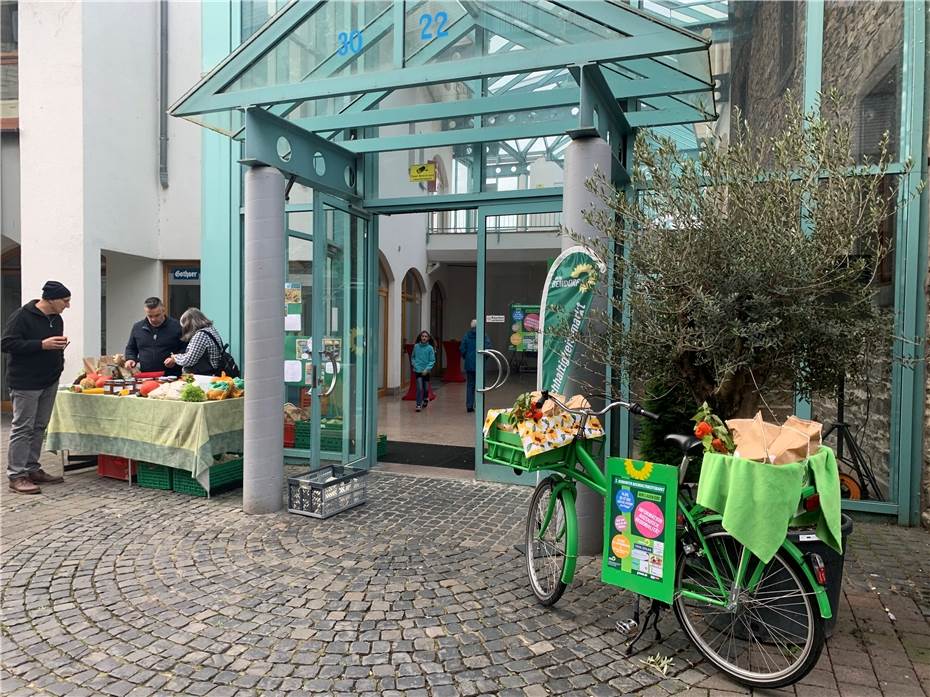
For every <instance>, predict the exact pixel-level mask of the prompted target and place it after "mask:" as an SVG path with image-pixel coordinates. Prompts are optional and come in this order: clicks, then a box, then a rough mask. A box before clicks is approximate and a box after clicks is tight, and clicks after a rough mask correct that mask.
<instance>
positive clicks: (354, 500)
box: [287, 465, 368, 518]
mask: <svg viewBox="0 0 930 697" xmlns="http://www.w3.org/2000/svg"><path fill="white" fill-rule="evenodd" d="M367 474H368V471H367V470H364V469H358V468H355V467H346V466H340V465H334V466H332V467H326V468H324V469H322V470H320V471H318V472H310V473H308V474H303V475H301V476H299V477H288V479H287V510H288V511H289V512H291V513H297V514H298V515H306V516H310V517H311V518H329V517H330V516H333V515H336V514H337V513H341V512H342V511H345V510H348V509H349V508H353V507H355V506H360V505H361V504H363V503H365V501H366V498H367V481H368V478H367Z"/></svg>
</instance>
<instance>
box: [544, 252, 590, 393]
mask: <svg viewBox="0 0 930 697" xmlns="http://www.w3.org/2000/svg"><path fill="white" fill-rule="evenodd" d="M606 270H607V267H606V266H605V265H604V262H602V261H601V260H600V259H598V258H597V257H596V256H595V255H594V253H593V252H592V251H591V250H589V249H588V248H587V247H582V246H575V247H570V248H568V249H566V250H565V251H564V252H562V253H561V254H560V255H559V256H558V257H557V258H556V260H555V261H554V262H553V263H552V266H550V267H549V273H548V274H547V275H546V284H545V285H544V286H543V294H542V301H541V303H540V304H541V306H542V311H541V312H540V318H539V319H540V325H539V334H540V336H541V337H542V338H541V343H542V350H541V351H539V356H538V358H537V369H536V374H537V378H536V380H537V383H536V387H537V389H545V390H551V391H553V392H558V393H560V394H566V390H569V385H568V380H569V377H570V376H571V372H572V369H573V368H574V359H575V349H576V342H575V341H574V340H573V339H572V338H571V335H572V334H574V333H575V332H578V331H580V330H581V329H582V327H583V326H584V322H585V319H586V317H587V314H588V310H589V309H590V307H591V302H592V301H593V299H594V289H595V288H596V287H597V284H598V282H599V280H600V278H601V276H602V275H603V274H604V273H605V272H606ZM546 327H550V328H551V329H554V330H555V331H550V332H549V334H548V335H547V334H546ZM569 392H570V390H569Z"/></svg>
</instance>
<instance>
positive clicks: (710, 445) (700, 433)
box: [691, 402, 736, 455]
mask: <svg viewBox="0 0 930 697" xmlns="http://www.w3.org/2000/svg"><path fill="white" fill-rule="evenodd" d="M691 420H692V421H693V422H694V437H695V438H697V439H699V440H700V441H701V443H703V444H704V452H705V453H723V454H724V455H730V454H732V453H733V451H734V450H736V444H735V443H734V442H733V436H731V435H730V431H729V429H728V428H727V426H726V424H725V423H723V421H722V420H721V419H720V417H719V416H717V415H716V414H714V412H712V411H711V409H710V407H709V406H707V402H704V403H703V404H702V405H701V408H700V409H698V410H697V414H695V415H694V416H692V417H691Z"/></svg>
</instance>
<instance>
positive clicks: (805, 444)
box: [769, 415, 822, 465]
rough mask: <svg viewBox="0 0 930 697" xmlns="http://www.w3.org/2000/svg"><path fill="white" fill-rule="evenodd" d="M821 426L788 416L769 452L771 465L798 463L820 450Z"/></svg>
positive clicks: (814, 422)
mask: <svg viewBox="0 0 930 697" xmlns="http://www.w3.org/2000/svg"><path fill="white" fill-rule="evenodd" d="M821 429H822V426H821V424H819V423H818V422H816V421H808V420H807V419H801V418H799V417H797V416H794V415H792V416H789V417H788V418H787V419H786V420H785V423H784V424H783V425H782V427H781V433H780V434H779V436H778V438H776V439H775V442H774V443H772V446H771V448H770V451H769V456H770V458H771V462H772V464H775V465H784V464H787V463H789V462H800V461H801V460H803V459H805V458H807V457H810V456H811V455H813V454H814V453H816V452H817V450H818V449H819V448H820V431H821Z"/></svg>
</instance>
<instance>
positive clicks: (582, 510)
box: [562, 137, 612, 556]
mask: <svg viewBox="0 0 930 697" xmlns="http://www.w3.org/2000/svg"><path fill="white" fill-rule="evenodd" d="M611 162H612V156H611V152H610V145H608V144H607V142H606V141H605V140H604V139H603V138H599V137H594V138H579V139H576V140H573V141H572V142H571V143H569V144H568V147H567V148H566V149H565V184H564V188H563V191H562V224H563V225H564V226H565V227H566V228H567V229H568V230H570V231H572V232H573V233H574V234H576V235H581V236H583V237H594V236H595V235H597V234H598V233H597V230H595V229H594V228H593V227H592V226H591V225H589V224H588V223H587V222H585V220H584V217H583V215H582V214H583V212H584V211H587V210H592V209H594V208H603V207H604V203H603V202H602V201H601V200H600V199H599V198H598V197H597V196H595V195H594V194H592V193H591V192H590V191H588V189H587V188H586V186H585V182H587V180H588V179H589V178H590V177H591V175H593V174H594V171H595V169H599V170H600V171H601V172H603V173H605V174H606V175H607V176H608V178H609V177H610V170H611ZM575 244H577V242H575V240H573V239H572V238H571V237H569V236H568V235H562V249H563V250H565V249H568V248H569V247H571V246H573V245H575ZM597 302H598V301H597V300H595V304H594V307H597ZM601 374H603V373H601ZM575 375H576V376H577V373H575ZM573 382H574V381H573V380H570V381H569V384H571V383H573ZM590 382H592V383H593V382H594V380H590ZM572 392H573V391H572V390H565V393H566V395H568V396H571V393H572ZM575 507H576V512H577V515H578V538H579V539H578V554H580V555H586V556H595V555H598V554H600V553H601V552H602V549H603V547H602V544H603V534H604V501H603V498H602V497H601V495H600V494H598V493H597V492H595V491H592V490H591V489H589V488H588V487H586V486H579V487H578V500H577V501H576V502H575Z"/></svg>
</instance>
